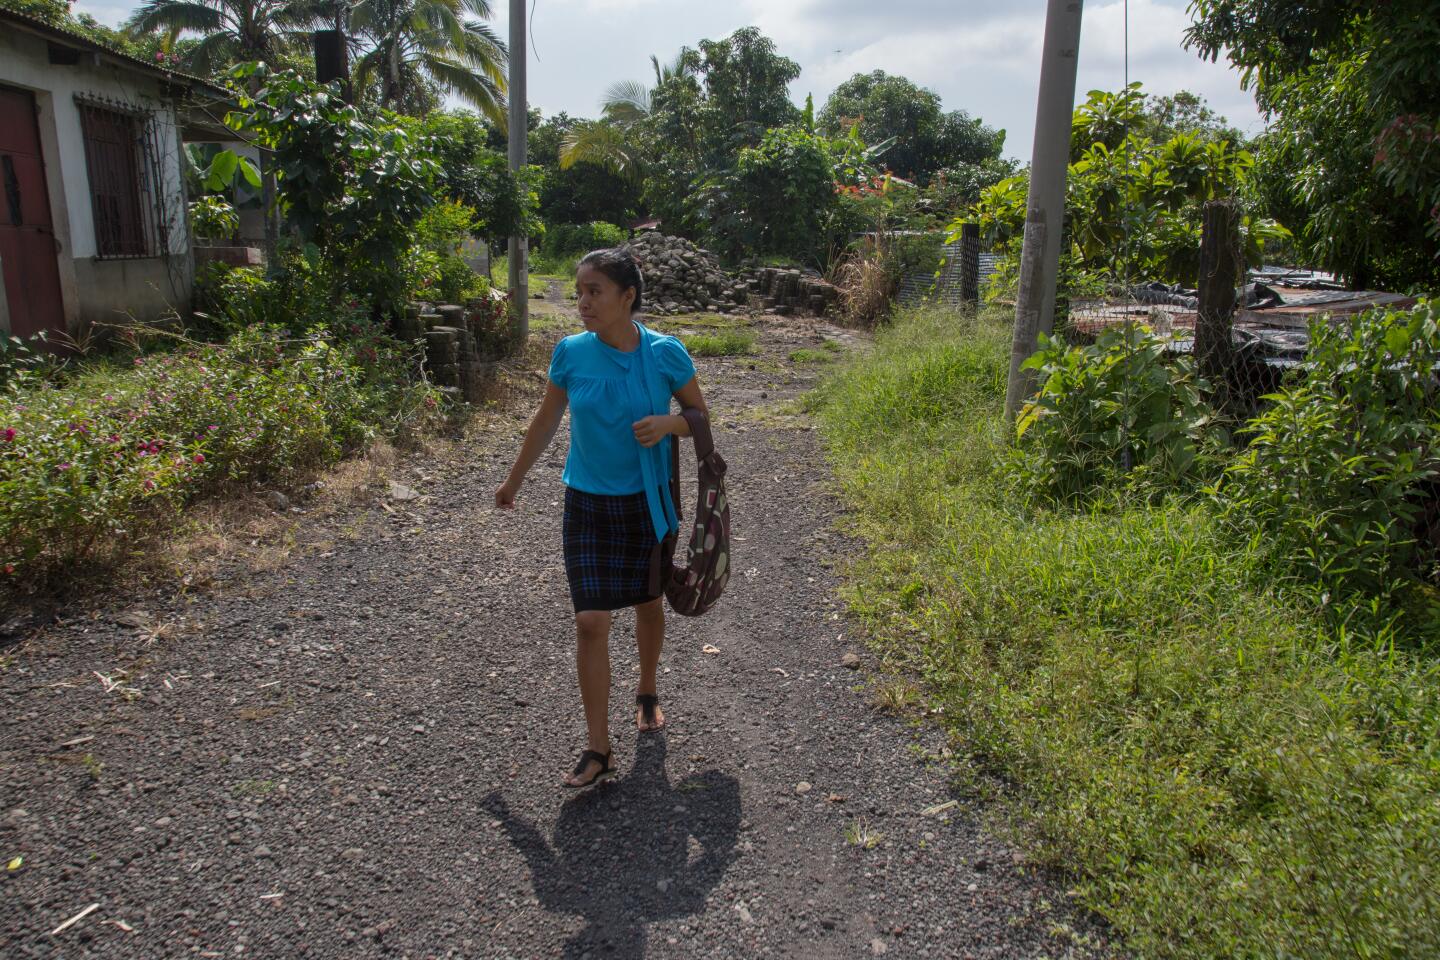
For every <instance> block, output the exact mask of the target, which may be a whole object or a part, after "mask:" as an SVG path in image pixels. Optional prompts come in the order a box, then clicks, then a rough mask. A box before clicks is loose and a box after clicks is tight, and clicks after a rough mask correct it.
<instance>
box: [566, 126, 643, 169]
mask: <svg viewBox="0 0 1440 960" xmlns="http://www.w3.org/2000/svg"><path fill="white" fill-rule="evenodd" d="M577 163H590V164H594V165H595V166H597V167H601V168H603V169H605V170H609V171H610V172H611V173H613V174H615V175H616V176H620V177H624V178H625V179H626V180H630V181H632V182H638V181H639V180H640V178H641V173H642V171H641V168H640V159H639V154H638V153H637V151H636V150H635V149H634V147H632V146H631V144H630V142H629V141H628V140H627V139H626V137H625V132H624V131H623V130H621V129H620V128H619V127H617V126H616V125H615V124H613V123H606V122H604V121H601V122H599V123H587V124H584V125H582V126H577V127H575V128H574V129H573V130H571V131H569V132H568V133H566V134H565V136H564V137H563V138H562V139H561V140H560V169H561V170H569V169H570V168H571V167H573V166H575V164H577Z"/></svg>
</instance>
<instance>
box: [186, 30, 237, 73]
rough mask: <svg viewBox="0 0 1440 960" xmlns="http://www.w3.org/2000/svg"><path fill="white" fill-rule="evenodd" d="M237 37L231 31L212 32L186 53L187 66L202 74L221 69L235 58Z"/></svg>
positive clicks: (192, 70)
mask: <svg viewBox="0 0 1440 960" xmlns="http://www.w3.org/2000/svg"><path fill="white" fill-rule="evenodd" d="M236 49H237V48H236V44H235V38H234V37H232V36H231V35H230V34H229V33H212V34H210V36H208V37H205V38H204V39H203V40H201V41H200V42H199V43H197V44H195V46H193V47H191V48H190V49H189V50H188V51H186V53H185V66H186V67H187V68H188V69H189V70H190V71H191V72H192V73H196V74H199V75H200V76H207V75H209V74H211V73H214V72H215V71H216V70H219V69H221V68H222V67H224V66H225V65H226V64H228V63H230V62H231V61H232V60H233V59H234V55H235V52H236Z"/></svg>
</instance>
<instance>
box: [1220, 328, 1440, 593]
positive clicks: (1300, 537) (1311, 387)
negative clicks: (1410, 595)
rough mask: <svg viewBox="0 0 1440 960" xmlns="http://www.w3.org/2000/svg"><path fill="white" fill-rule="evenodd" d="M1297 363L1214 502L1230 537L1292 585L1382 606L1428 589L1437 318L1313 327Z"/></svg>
mask: <svg viewBox="0 0 1440 960" xmlns="http://www.w3.org/2000/svg"><path fill="white" fill-rule="evenodd" d="M1307 360H1308V363H1307V366H1306V368H1305V372H1304V376H1303V378H1301V379H1300V380H1299V381H1298V382H1296V383H1294V384H1292V385H1289V386H1287V387H1286V388H1285V389H1284V390H1282V391H1281V392H1280V393H1279V394H1278V395H1276V396H1273V397H1270V398H1268V399H1269V401H1270V405H1269V406H1268V407H1267V408H1266V409H1265V411H1264V412H1263V413H1261V415H1260V416H1259V417H1258V418H1257V419H1256V420H1255V421H1254V422H1253V423H1252V424H1251V426H1250V430H1249V436H1248V437H1247V440H1248V446H1247V447H1246V449H1245V450H1244V452H1243V453H1242V454H1241V455H1240V456H1239V458H1238V459H1237V461H1236V462H1235V463H1234V464H1233V465H1232V466H1231V467H1230V468H1229V470H1228V471H1227V473H1226V478H1225V482H1224V483H1223V484H1222V485H1221V488H1220V494H1219V495H1220V502H1221V503H1222V504H1223V505H1224V507H1225V510H1226V516H1227V518H1228V519H1229V521H1230V522H1231V523H1232V524H1233V525H1234V526H1235V527H1236V528H1237V530H1238V531H1239V533H1240V535H1241V536H1246V537H1253V538H1254V539H1255V541H1256V542H1257V543H1263V544H1264V545H1265V548H1266V549H1267V550H1269V551H1271V552H1273V554H1274V555H1275V556H1276V558H1277V559H1278V560H1279V562H1280V563H1282V564H1286V565H1289V566H1291V567H1294V568H1295V569H1296V571H1297V573H1298V574H1299V575H1300V576H1303V577H1304V578H1305V579H1307V580H1312V581H1316V582H1319V583H1322V584H1325V585H1326V586H1327V587H1329V588H1331V589H1332V591H1334V592H1335V594H1336V595H1337V596H1342V595H1361V596H1364V597H1383V598H1386V599H1387V601H1389V602H1390V605H1391V606H1393V604H1394V602H1395V600H1396V599H1402V600H1403V596H1404V594H1405V593H1407V592H1409V591H1411V590H1412V589H1413V586H1414V584H1415V583H1416V582H1417V581H1421V580H1428V581H1431V582H1433V581H1434V575H1435V572H1436V570H1435V563H1436V561H1437V559H1440V557H1437V556H1436V553H1435V551H1436V548H1437V546H1440V542H1437V541H1436V540H1435V539H1434V538H1435V534H1436V533H1437V532H1440V531H1437V528H1436V526H1435V520H1434V519H1433V518H1432V519H1427V517H1426V511H1427V510H1430V511H1433V510H1434V509H1435V503H1434V497H1435V491H1436V487H1435V483H1434V481H1435V478H1436V476H1437V470H1436V463H1437V454H1440V397H1437V388H1436V382H1435V371H1436V370H1440V309H1437V308H1436V306H1435V305H1434V304H1430V303H1422V304H1421V305H1420V306H1419V307H1417V308H1416V309H1414V310H1413V311H1410V312H1409V313H1402V314H1389V313H1380V312H1374V313H1369V314H1365V315H1362V316H1360V317H1356V318H1353V319H1351V320H1350V321H1349V322H1347V323H1342V324H1335V325H1332V324H1330V323H1328V322H1325V321H1320V322H1317V323H1315V324H1313V325H1312V326H1311V329H1310V351H1309V356H1308V358H1307ZM1422 530H1423V531H1424V532H1425V533H1426V534H1427V540H1428V541H1429V542H1426V543H1424V544H1422V543H1421V542H1419V539H1418V537H1419V534H1420V533H1421V532H1422ZM1396 595H1399V597H1398V598H1397V597H1396Z"/></svg>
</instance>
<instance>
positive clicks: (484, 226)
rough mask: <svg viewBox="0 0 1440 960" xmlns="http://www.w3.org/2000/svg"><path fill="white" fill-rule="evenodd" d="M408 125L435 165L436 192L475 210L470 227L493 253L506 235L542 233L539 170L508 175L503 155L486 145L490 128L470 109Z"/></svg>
mask: <svg viewBox="0 0 1440 960" xmlns="http://www.w3.org/2000/svg"><path fill="white" fill-rule="evenodd" d="M408 126H409V127H410V128H411V129H412V130H413V132H414V134H415V136H416V137H417V138H419V139H420V140H422V141H423V142H424V144H425V151H426V153H427V154H428V155H429V156H430V157H431V158H432V159H433V160H434V161H435V164H436V168H437V169H436V175H435V189H436V192H437V193H438V194H439V195H441V196H443V197H446V198H447V199H450V200H453V201H455V202H456V203H460V204H463V205H464V206H466V207H468V208H470V209H471V210H472V211H474V222H473V224H472V226H471V228H470V230H471V233H472V234H473V235H474V236H477V237H480V238H482V239H483V240H485V242H486V243H488V244H489V245H490V247H491V249H492V250H493V249H501V250H503V249H504V246H505V239H506V238H507V237H510V236H513V235H516V234H520V235H523V236H527V237H529V236H535V235H538V234H540V233H542V232H543V229H544V228H543V226H542V224H541V223H540V220H539V216H538V207H539V198H538V196H537V190H536V185H537V181H540V180H542V179H543V175H542V172H541V170H540V168H538V167H534V166H530V167H526V168H525V169H523V170H522V171H521V172H520V173H519V174H518V175H517V174H515V173H513V172H511V170H510V165H509V163H508V161H507V160H506V157H505V154H503V153H501V152H500V151H499V150H497V149H494V148H493V147H490V146H489V145H488V139H489V135H490V130H491V128H490V125H489V124H487V123H486V122H485V121H484V120H483V119H482V118H481V117H479V116H476V115H475V114H473V113H470V112H468V111H458V112H449V111H444V112H436V113H432V114H430V115H429V116H428V117H425V118H424V119H423V120H411V121H409V122H408Z"/></svg>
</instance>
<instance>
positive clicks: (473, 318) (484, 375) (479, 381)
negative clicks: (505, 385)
mask: <svg viewBox="0 0 1440 960" xmlns="http://www.w3.org/2000/svg"><path fill="white" fill-rule="evenodd" d="M486 307H487V305H486V304H484V303H483V302H481V301H479V300H472V301H467V302H466V304H465V305H464V306H459V305H456V304H451V303H447V304H441V305H439V306H436V305H434V304H430V303H411V304H408V305H407V306H406V308H405V314H404V316H403V317H402V318H401V321H400V324H399V326H398V328H397V329H396V331H395V332H396V334H397V335H398V336H399V338H400V339H402V340H423V341H424V342H425V370H426V372H427V374H428V376H429V378H430V381H431V382H432V383H434V384H435V385H436V386H437V387H439V388H440V390H441V392H443V393H448V394H451V395H453V396H457V397H463V398H464V399H465V400H468V401H471V402H477V401H479V400H482V399H484V392H485V382H486V381H487V380H489V379H490V378H491V377H493V376H494V375H495V367H496V362H495V360H494V359H493V358H486V357H482V356H481V351H480V349H479V348H478V346H477V344H481V343H485V342H486V340H487V337H488V334H489V332H488V330H487V329H486V323H487V321H488V319H489V317H490V311H488V310H487V309H486Z"/></svg>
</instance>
